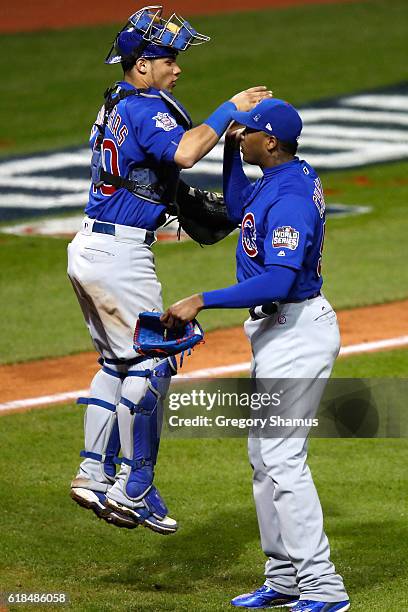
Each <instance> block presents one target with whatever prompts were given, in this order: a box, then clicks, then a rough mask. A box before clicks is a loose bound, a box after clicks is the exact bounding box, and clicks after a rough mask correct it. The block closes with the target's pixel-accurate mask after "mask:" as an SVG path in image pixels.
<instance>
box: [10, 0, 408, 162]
mask: <svg viewBox="0 0 408 612" xmlns="http://www.w3.org/2000/svg"><path fill="white" fill-rule="evenodd" d="M118 18H119V16H118ZM119 20H120V19H119ZM120 21H123V19H122V20H120ZM407 21H408V5H407V3H406V1H405V0H392V2H390V1H389V0H369V1H366V2H356V3H354V2H353V3H350V4H338V5H336V4H333V5H330V6H307V7H296V8H291V9H288V10H279V11H276V10H271V11H263V12H262V13H259V12H254V13H243V14H236V15H231V14H230V15H220V16H217V17H201V18H197V17H195V18H194V21H193V23H194V24H195V25H196V27H197V28H198V29H199V30H200V31H203V32H206V33H208V34H209V35H210V36H211V37H212V39H213V40H212V42H211V44H208V45H204V46H202V47H200V48H197V49H193V50H192V52H191V53H186V54H185V55H182V56H181V57H180V63H181V66H182V68H183V70H184V71H185V79H182V80H181V81H180V83H179V84H178V86H177V92H176V93H177V96H178V97H179V98H180V100H181V101H183V102H184V103H185V104H186V105H187V107H188V108H189V109H190V110H191V112H192V114H193V118H194V119H195V120H196V121H199V120H202V119H203V118H204V117H206V116H207V115H208V112H209V111H210V110H211V109H213V108H214V106H215V105H216V104H218V103H220V102H222V101H223V100H224V99H225V98H228V97H230V96H231V95H232V94H233V93H235V92H236V91H239V90H240V89H245V88H247V87H248V86H250V85H258V84H263V83H265V84H267V85H269V86H270V87H272V88H273V90H274V92H275V95H277V96H278V97H283V98H285V99H289V100H291V101H292V102H294V103H296V104H300V103H304V102H307V101H311V100H316V99H319V98H322V97H325V96H332V95H336V94H343V93H347V92H352V91H356V90H360V89H364V88H372V87H378V86H383V85H388V84H392V83H395V82H398V81H402V80H405V79H406V40H407ZM117 28H118V25H116V26H115V25H112V26H104V27H95V28H76V29H70V30H66V31H62V30H60V31H45V32H36V33H25V34H18V35H2V36H0V41H1V47H2V49H4V52H3V53H2V54H1V57H0V72H1V74H2V75H3V78H2V82H1V84H0V113H1V116H2V117H7V121H4V122H3V124H2V133H1V143H0V150H1V153H2V154H3V155H6V154H9V153H11V152H26V151H35V150H36V151H41V150H43V149H46V148H50V147H61V146H69V145H77V144H81V143H84V142H86V140H87V133H88V130H89V126H90V125H91V123H92V122H93V120H94V118H95V114H96V110H97V108H98V105H99V104H100V103H101V101H102V94H103V91H104V89H105V87H106V86H107V85H108V84H109V83H110V82H111V81H113V80H115V79H117V78H119V77H120V69H119V68H117V67H111V66H105V65H104V63H103V60H104V58H105V56H106V53H107V51H108V49H109V46H110V41H111V40H112V39H113V37H114V35H115V33H116V31H117Z"/></svg>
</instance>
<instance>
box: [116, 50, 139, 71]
mask: <svg viewBox="0 0 408 612" xmlns="http://www.w3.org/2000/svg"><path fill="white" fill-rule="evenodd" d="M136 61H137V59H136V57H135V56H132V55H128V56H127V57H124V58H123V59H122V61H121V62H120V63H121V66H122V70H123V74H126V72H129V70H132V68H133V66H134V65H135V64H136Z"/></svg>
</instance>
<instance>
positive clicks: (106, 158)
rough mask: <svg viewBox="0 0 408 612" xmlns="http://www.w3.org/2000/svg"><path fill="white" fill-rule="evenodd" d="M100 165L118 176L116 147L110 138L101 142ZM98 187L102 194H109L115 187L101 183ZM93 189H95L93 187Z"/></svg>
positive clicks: (113, 191)
mask: <svg viewBox="0 0 408 612" xmlns="http://www.w3.org/2000/svg"><path fill="white" fill-rule="evenodd" d="M102 165H103V168H104V170H106V172H110V173H111V174H114V175H115V176H120V171H119V154H118V149H117V147H116V144H115V142H114V141H113V140H110V138H106V139H105V140H104V141H103V144H102ZM100 189H101V194H102V195H104V196H111V195H112V194H113V193H115V191H116V187H114V186H113V185H102V187H101V188H100ZM94 191H96V189H95V187H94Z"/></svg>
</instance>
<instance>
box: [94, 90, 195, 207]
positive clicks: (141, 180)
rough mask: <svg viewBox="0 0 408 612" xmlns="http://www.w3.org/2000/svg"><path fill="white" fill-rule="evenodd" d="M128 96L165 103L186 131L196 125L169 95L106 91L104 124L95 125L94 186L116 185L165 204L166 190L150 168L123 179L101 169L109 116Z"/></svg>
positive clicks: (139, 169)
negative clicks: (159, 100) (96, 132)
mask: <svg viewBox="0 0 408 612" xmlns="http://www.w3.org/2000/svg"><path fill="white" fill-rule="evenodd" d="M129 96H140V97H142V98H143V97H144V98H157V99H162V100H163V101H164V102H165V104H166V106H167V107H168V109H169V110H170V111H171V112H172V113H173V114H174V115H176V119H177V122H178V123H179V124H180V125H181V126H182V127H183V128H184V129H186V130H189V129H191V127H192V125H193V124H192V120H191V117H190V115H189V114H188V112H187V111H186V110H185V108H184V107H183V106H182V105H181V104H180V102H178V100H176V98H174V97H173V96H172V95H171V94H170V93H168V92H165V91H160V92H159V94H149V93H147V92H146V90H143V89H120V90H119V91H116V88H115V86H114V87H113V88H111V89H107V90H106V91H105V112H104V118H103V122H102V124H96V127H97V128H98V136H97V138H96V141H95V146H94V150H93V154H92V162H91V171H92V182H93V183H94V185H95V187H101V186H102V185H103V184H106V185H113V187H116V189H122V188H123V189H127V190H128V191H130V193H133V194H134V195H137V196H138V197H140V198H142V199H144V200H147V201H149V202H151V203H152V204H163V201H162V200H163V197H164V196H165V193H166V187H167V186H165V185H161V184H160V181H159V179H158V178H157V176H156V175H155V173H154V171H153V170H151V169H149V168H134V169H133V170H132V171H131V175H130V177H122V176H117V175H115V174H112V173H111V172H108V171H106V170H105V169H104V168H103V166H102V143H103V140H104V137H105V130H106V126H107V123H108V120H109V115H110V113H111V112H112V110H113V109H114V107H115V106H116V105H117V104H119V102H121V100H124V99H125V98H128V97H129ZM146 177H147V180H146ZM165 199H166V198H165ZM172 199H173V198H170V200H172Z"/></svg>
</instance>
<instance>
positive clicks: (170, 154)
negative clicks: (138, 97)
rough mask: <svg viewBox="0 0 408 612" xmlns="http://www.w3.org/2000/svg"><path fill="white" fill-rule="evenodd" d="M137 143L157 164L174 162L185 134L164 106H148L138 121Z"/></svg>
mask: <svg viewBox="0 0 408 612" xmlns="http://www.w3.org/2000/svg"><path fill="white" fill-rule="evenodd" d="M136 129H137V132H138V141H139V143H140V145H141V146H142V147H143V149H144V150H145V151H146V153H148V154H149V155H152V156H153V157H154V158H155V159H156V160H157V161H158V162H160V161H164V162H170V163H171V162H174V155H175V154H176V151H177V147H178V145H179V143H180V140H181V139H182V137H183V134H184V132H185V130H184V128H183V127H181V126H180V125H178V123H177V121H176V119H175V118H174V116H173V115H172V114H171V112H170V109H168V108H167V107H166V106H165V105H155V106H153V105H149V106H148V108H147V109H146V111H145V112H144V113H143V117H142V118H141V120H139V121H138V126H137V128H136Z"/></svg>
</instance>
